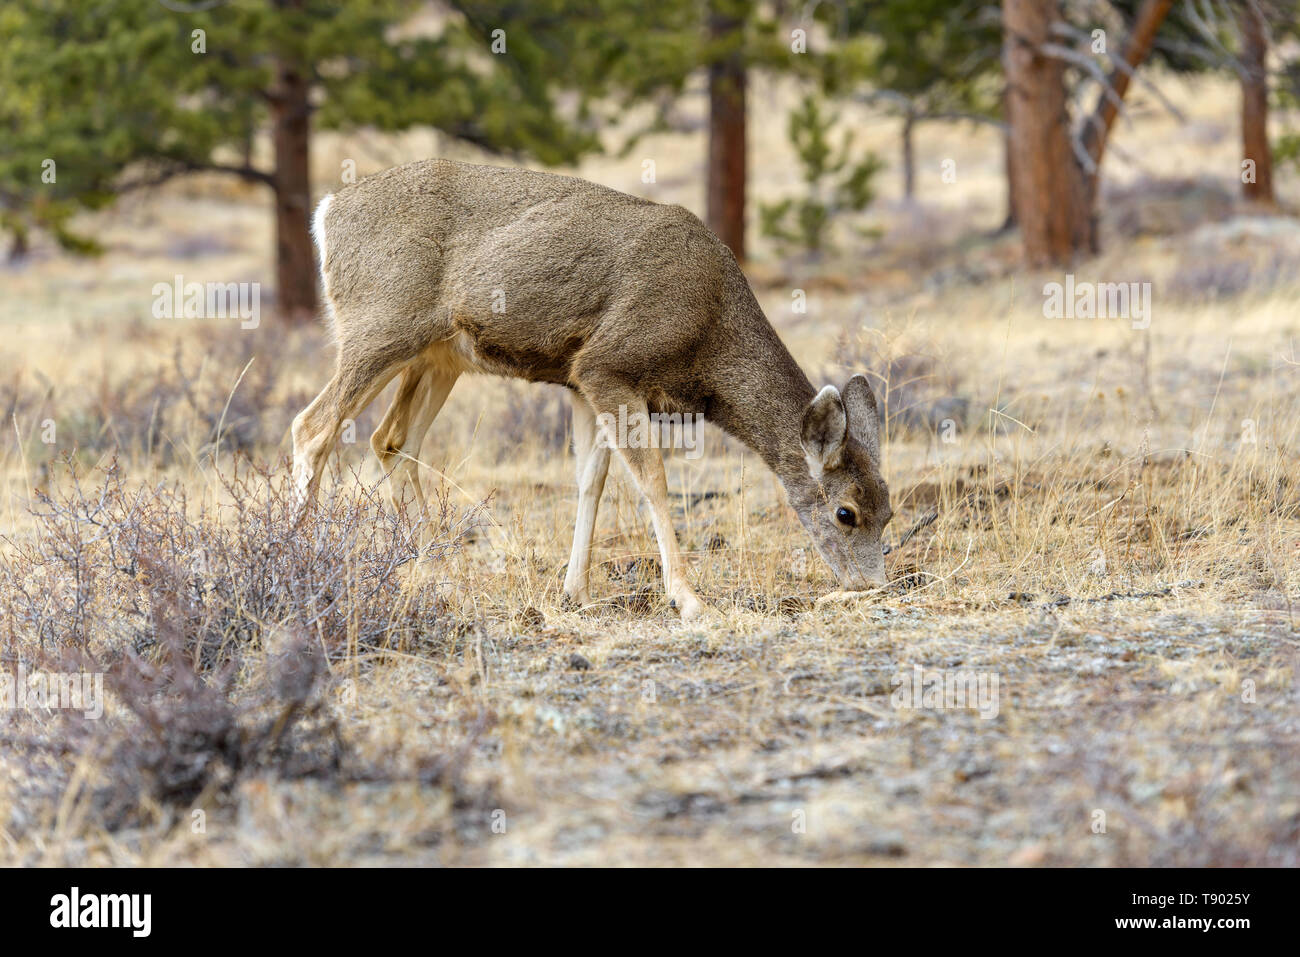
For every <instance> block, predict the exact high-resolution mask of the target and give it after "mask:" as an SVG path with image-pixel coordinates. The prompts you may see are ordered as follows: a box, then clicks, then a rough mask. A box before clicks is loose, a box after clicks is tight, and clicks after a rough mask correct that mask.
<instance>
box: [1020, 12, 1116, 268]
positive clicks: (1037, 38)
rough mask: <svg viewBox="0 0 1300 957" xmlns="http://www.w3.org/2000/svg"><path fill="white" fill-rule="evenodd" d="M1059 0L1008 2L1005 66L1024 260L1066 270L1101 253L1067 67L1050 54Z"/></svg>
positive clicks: (1034, 264)
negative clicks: (1073, 134)
mask: <svg viewBox="0 0 1300 957" xmlns="http://www.w3.org/2000/svg"><path fill="white" fill-rule="evenodd" d="M1059 19H1061V17H1060V10H1059V4H1058V2H1057V0H1005V3H1004V4H1003V12H1002V22H1003V30H1004V38H1003V50H1002V57H1003V66H1004V68H1005V70H1006V77H1007V94H1006V96H1007V123H1008V132H1007V136H1008V141H1007V142H1008V146H1009V148H1010V151H1011V154H1012V155H1013V156H1014V175H1013V176H1012V177H1011V182H1010V183H1009V184H1008V187H1009V188H1010V189H1012V190H1014V195H1013V197H1012V200H1011V206H1012V208H1013V209H1014V210H1015V215H1016V218H1017V220H1018V222H1019V225H1020V233H1021V236H1022V238H1023V242H1024V249H1025V259H1026V261H1027V262H1028V263H1029V264H1030V265H1033V266H1044V265H1049V264H1055V265H1064V264H1068V263H1070V262H1072V261H1073V260H1074V259H1075V258H1076V257H1077V256H1078V255H1079V254H1081V253H1088V252H1092V251H1093V250H1094V249H1095V248H1096V226H1095V223H1094V221H1093V217H1092V215H1091V210H1090V209H1089V206H1088V203H1087V196H1086V194H1087V185H1086V182H1085V178H1084V175H1083V171H1082V169H1081V168H1080V166H1079V163H1078V160H1077V159H1076V158H1075V156H1074V151H1073V148H1072V147H1071V145H1070V129H1069V125H1068V123H1069V119H1068V118H1069V113H1068V112H1067V110H1066V93H1065V77H1064V72H1065V71H1064V65H1063V63H1062V62H1061V61H1060V60H1058V59H1055V58H1052V57H1048V56H1044V55H1043V53H1042V52H1041V48H1042V45H1043V44H1044V43H1046V42H1047V41H1048V38H1049V32H1050V28H1051V24H1052V23H1053V22H1054V21H1056V20H1059Z"/></svg>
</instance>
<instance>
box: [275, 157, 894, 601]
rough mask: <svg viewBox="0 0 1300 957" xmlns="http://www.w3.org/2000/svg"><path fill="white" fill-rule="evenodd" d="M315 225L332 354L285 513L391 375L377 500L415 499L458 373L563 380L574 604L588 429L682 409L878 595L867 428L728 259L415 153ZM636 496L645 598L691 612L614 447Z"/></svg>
mask: <svg viewBox="0 0 1300 957" xmlns="http://www.w3.org/2000/svg"><path fill="white" fill-rule="evenodd" d="M313 225H314V228H313V232H314V235H315V239H316V244H317V248H318V251H319V254H320V261H321V277H322V280H323V282H324V288H325V295H326V298H327V299H328V303H329V309H330V313H331V316H332V322H333V328H334V333H335V337H336V339H337V343H338V361H337V366H336V368H335V372H334V376H333V378H331V379H330V381H329V384H328V385H326V386H325V388H324V390H323V391H322V392H321V393H320V395H318V396H317V397H316V398H315V400H313V401H312V403H311V404H310V405H309V406H308V407H307V408H306V409H304V410H303V411H302V412H301V413H300V414H299V415H298V416H297V417H296V418H295V419H294V422H293V460H294V464H293V469H294V480H295V485H296V488H297V490H298V493H299V495H300V496H301V502H302V505H303V507H304V508H306V506H307V505H308V504H309V503H310V502H311V500H312V498H313V496H314V495H315V491H316V486H317V484H318V483H319V481H320V476H321V472H322V470H323V466H324V463H325V460H326V457H327V456H328V455H329V452H330V450H331V448H332V447H333V445H334V443H335V441H336V439H337V436H338V434H339V431H340V428H341V427H342V424H343V421H344V420H345V419H350V418H353V417H355V416H356V415H357V413H358V412H360V410H361V409H362V408H364V407H365V405H366V404H367V403H369V402H370V401H371V400H372V399H373V398H374V397H375V395H376V394H378V393H379V391H380V390H381V389H383V388H384V386H385V385H386V384H387V383H388V382H390V381H391V380H392V379H393V378H394V377H396V376H399V375H400V376H401V379H400V382H399V385H398V388H397V395H396V397H395V398H394V399H393V403H392V405H391V406H390V407H389V409H388V412H387V413H386V414H385V415H384V418H383V421H382V422H381V423H380V425H379V428H378V429H377V430H376V431H375V433H374V435H373V436H372V437H371V440H370V441H371V446H372V448H373V449H374V452H375V454H376V455H377V456H378V458H379V461H380V464H381V465H382V466H383V468H384V469H385V471H389V470H391V472H392V479H391V491H390V495H391V497H392V500H393V502H394V505H396V506H398V507H401V505H400V503H401V502H402V501H404V494H405V493H406V492H407V491H411V492H414V498H415V500H416V501H417V502H419V503H421V507H423V504H422V503H423V501H424V497H423V495H422V494H421V491H420V478H419V460H420V452H421V446H422V444H423V441H424V437H425V433H426V432H427V431H428V430H429V426H430V425H431V424H432V422H433V420H434V418H435V417H436V416H437V414H438V410H439V409H440V408H441V407H442V405H443V403H444V402H445V401H446V399H447V395H448V393H450V392H451V389H452V386H453V385H454V384H455V382H456V380H457V378H458V377H459V376H460V375H461V374H462V373H467V372H486V373H491V374H495V375H502V376H514V377H516V378H520V379H526V380H529V381H533V382H551V383H556V384H559V385H563V386H566V387H567V388H568V389H569V390H570V396H571V399H572V403H573V436H574V449H575V452H576V456H577V471H578V514H577V521H576V527H575V529H574V535H573V549H572V552H571V554H570V558H569V566H568V572H567V574H566V575H565V580H564V591H565V594H566V596H567V598H568V599H569V600H570V601H572V602H574V603H576V604H578V605H581V604H585V603H586V602H587V601H588V600H589V594H588V572H589V568H590V564H591V540H592V533H593V530H594V528H595V524H596V510H597V507H598V505H599V503H600V496H601V492H602V491H603V489H604V486H605V475H606V471H607V469H608V467H609V458H610V446H611V445H617V441H616V439H615V437H614V436H612V435H609V434H608V432H609V430H608V429H607V428H602V423H604V422H608V421H609V419H607V418H606V416H610V417H617V416H618V414H619V411H620V408H622V409H623V410H624V415H625V416H630V415H634V414H640V415H645V414H646V413H648V412H669V413H672V412H682V413H686V412H697V413H702V414H703V415H704V417H705V419H706V420H708V421H711V422H713V423H715V424H717V425H719V426H721V427H722V428H723V429H725V430H726V431H727V432H729V433H731V434H732V435H734V436H736V437H737V438H738V439H740V440H741V441H742V442H744V443H745V444H746V445H748V446H749V447H750V448H751V449H753V450H754V451H755V452H757V453H758V454H759V455H760V456H762V458H763V461H764V462H766V463H767V465H768V467H770V468H771V469H772V471H773V472H774V473H776V475H777V477H778V478H779V479H780V480H781V483H782V484H783V485H784V487H785V490H786V494H787V496H788V498H789V501H790V504H791V505H792V506H793V507H794V510H795V511H796V513H798V516H799V519H800V521H801V522H802V523H803V525H804V527H805V528H806V529H807V530H808V533H809V535H810V536H811V537H812V541H813V543H814V545H815V546H816V548H817V551H818V552H819V553H820V554H821V556H822V557H823V558H824V559H825V560H826V562H827V563H828V564H829V565H830V566H831V568H832V569H833V570H834V572H835V573H836V575H837V576H838V577H839V579H840V582H841V584H842V586H843V587H844V588H846V589H852V590H860V589H863V588H865V587H867V586H868V585H869V584H883V583H884V581H885V569H884V555H883V553H882V550H881V544H880V536H881V530H882V529H883V528H884V526H885V523H886V522H888V521H889V519H890V514H891V513H890V508H889V493H888V490H887V489H886V487H885V483H884V480H883V479H882V478H881V476H880V413H879V411H878V409H877V405H876V399H875V396H874V395H873V394H872V391H871V387H870V386H869V385H868V383H867V380H866V379H865V378H864V377H863V376H861V375H855V376H853V377H852V378H851V379H849V381H848V383H847V384H846V385H845V386H844V388H843V389H836V388H835V387H834V386H832V385H828V386H826V387H825V388H823V389H822V390H821V391H820V392H818V391H817V390H815V389H814V388H813V387H812V386H811V385H810V384H809V382H808V378H807V377H806V376H805V375H804V374H803V372H802V371H801V370H800V368H799V366H798V364H797V363H796V362H795V361H794V359H793V357H791V355H790V353H789V351H788V350H787V349H786V348H785V346H784V345H783V344H782V342H781V340H780V338H779V337H778V336H777V334H776V331H775V330H774V329H773V328H772V326H771V324H770V323H769V322H768V321H767V318H766V317H765V316H764V315H763V311H762V309H761V308H760V307H759V305H758V302H757V301H756V300H755V298H754V294H753V292H752V291H751V290H750V288H749V284H748V283H747V282H746V280H745V276H744V274H743V273H742V272H741V270H740V267H739V266H738V265H737V264H736V260H735V258H734V257H733V256H732V254H731V252H730V250H728V249H727V247H726V246H724V245H723V244H722V243H721V242H720V241H719V240H718V239H717V238H716V237H715V236H714V235H713V234H712V233H711V232H710V231H709V230H708V229H707V228H705V226H704V224H703V223H701V222H700V221H699V220H698V219H697V218H696V217H695V216H693V215H692V214H691V213H689V212H687V211H686V210H685V209H683V208H681V207H680V206H665V205H661V204H658V203H653V202H650V201H649V200H644V199H638V198H636V197H633V196H628V195H626V194H624V193H619V192H615V191H614V190H612V189H607V188H605V187H602V186H597V185H595V184H593V183H588V182H586V181H584V180H580V179H575V178H572V177H568V176H557V175H552V174H548V173H539V172H533V171H529V170H521V169H505V168H498V167H489V166H471V165H467V164H463V163H454V162H450V161H447V160H428V161H424V162H419V163H412V164H409V165H407V166H400V167H397V168H395V169H390V170H387V171H385V172H383V173H379V174H377V175H375V176H371V177H368V178H366V179H364V180H362V181H361V182H359V183H356V184H354V185H351V186H347V187H345V188H344V189H342V190H340V191H339V192H338V193H335V194H333V195H330V196H326V197H325V199H324V200H323V201H322V202H321V204H320V206H319V207H318V208H317V210H316V216H315V220H314V224H313ZM617 451H618V453H619V456H620V457H621V458H622V459H623V462H624V464H625V465H626V466H627V468H628V471H629V472H630V473H631V475H632V478H633V480H634V481H635V483H636V485H637V487H638V489H639V490H640V491H641V493H642V494H643V495H644V496H645V499H646V502H647V503H648V505H649V508H650V517H651V521H652V523H653V526H654V532H655V537H656V538H657V540H658V542H659V552H660V557H661V559H662V566H663V575H664V590H665V592H666V594H667V596H668V598H669V600H670V601H671V602H672V603H673V604H674V605H675V607H676V608H677V610H678V611H679V613H680V614H681V616H682V617H683V619H690V618H692V617H694V616H696V615H697V614H699V613H700V612H701V611H702V610H703V606H702V605H701V603H700V601H699V599H698V598H697V597H696V595H695V593H694V591H693V590H692V589H691V586H690V584H689V583H688V582H687V579H686V572H685V565H684V562H683V560H682V556H681V552H680V550H679V549H678V545H677V538H676V535H675V534H674V532H673V525H672V513H671V511H670V510H669V507H668V487H667V483H666V481H665V479H664V467H663V461H662V459H661V458H660V454H659V451H658V449H657V448H654V447H642V448H618V450H617Z"/></svg>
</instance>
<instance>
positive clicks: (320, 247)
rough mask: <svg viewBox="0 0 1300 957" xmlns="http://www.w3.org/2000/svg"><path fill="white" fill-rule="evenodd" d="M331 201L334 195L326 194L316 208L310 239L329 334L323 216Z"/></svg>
mask: <svg viewBox="0 0 1300 957" xmlns="http://www.w3.org/2000/svg"><path fill="white" fill-rule="evenodd" d="M333 199H334V194H333V193H327V194H326V195H325V198H324V199H322V200H321V201H320V205H318V206H317V207H316V215H314V216H313V217H312V218H311V238H312V242H314V243H315V244H316V255H317V257H318V258H319V260H320V285H321V289H323V290H324V292H325V318H326V321H327V323H328V324H329V327H330V332H331V334H333V331H334V303H333V302H332V301H331V300H330V284H329V279H328V278H327V277H326V275H325V214H326V213H328V212H329V208H330V203H331V202H332V201H333Z"/></svg>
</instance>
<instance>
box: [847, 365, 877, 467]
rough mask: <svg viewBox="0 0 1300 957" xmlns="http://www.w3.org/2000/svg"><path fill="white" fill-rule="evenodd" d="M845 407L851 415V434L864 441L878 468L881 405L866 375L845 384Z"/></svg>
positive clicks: (855, 377)
mask: <svg viewBox="0 0 1300 957" xmlns="http://www.w3.org/2000/svg"><path fill="white" fill-rule="evenodd" d="M844 408H845V411H846V412H847V413H848V417H849V435H851V436H853V437H854V438H855V439H857V440H858V441H859V442H861V443H862V445H863V447H864V448H866V450H867V454H868V455H869V456H871V461H872V462H874V463H875V465H876V468H880V407H879V406H877V405H876V394H875V393H874V392H872V391H871V385H870V383H868V382H867V377H866V376H864V375H855V376H854V377H853V378H852V379H850V380H849V381H848V383H847V384H846V385H845V386H844Z"/></svg>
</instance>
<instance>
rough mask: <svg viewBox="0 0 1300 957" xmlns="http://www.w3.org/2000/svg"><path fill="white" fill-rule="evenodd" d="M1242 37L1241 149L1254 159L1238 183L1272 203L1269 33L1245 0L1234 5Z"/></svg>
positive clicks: (1254, 198) (1255, 196)
mask: <svg viewBox="0 0 1300 957" xmlns="http://www.w3.org/2000/svg"><path fill="white" fill-rule="evenodd" d="M1237 23H1238V26H1239V27H1240V28H1241V38H1242V51H1241V59H1242V74H1241V149H1242V153H1241V156H1242V159H1243V160H1253V161H1254V163H1255V169H1254V176H1253V178H1252V179H1251V181H1249V182H1243V183H1242V184H1241V192H1242V195H1243V196H1244V197H1245V198H1246V199H1248V200H1250V201H1252V202H1257V203H1267V204H1268V205H1273V204H1274V203H1275V202H1276V197H1275V196H1274V195H1273V156H1272V151H1271V149H1270V147H1269V143H1268V66H1267V59H1268V34H1267V32H1266V25H1265V23H1264V16H1263V13H1262V12H1261V11H1260V9H1259V5H1258V4H1257V3H1254V2H1252V0H1244V2H1242V3H1241V5H1240V6H1239V7H1238V8H1237Z"/></svg>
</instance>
